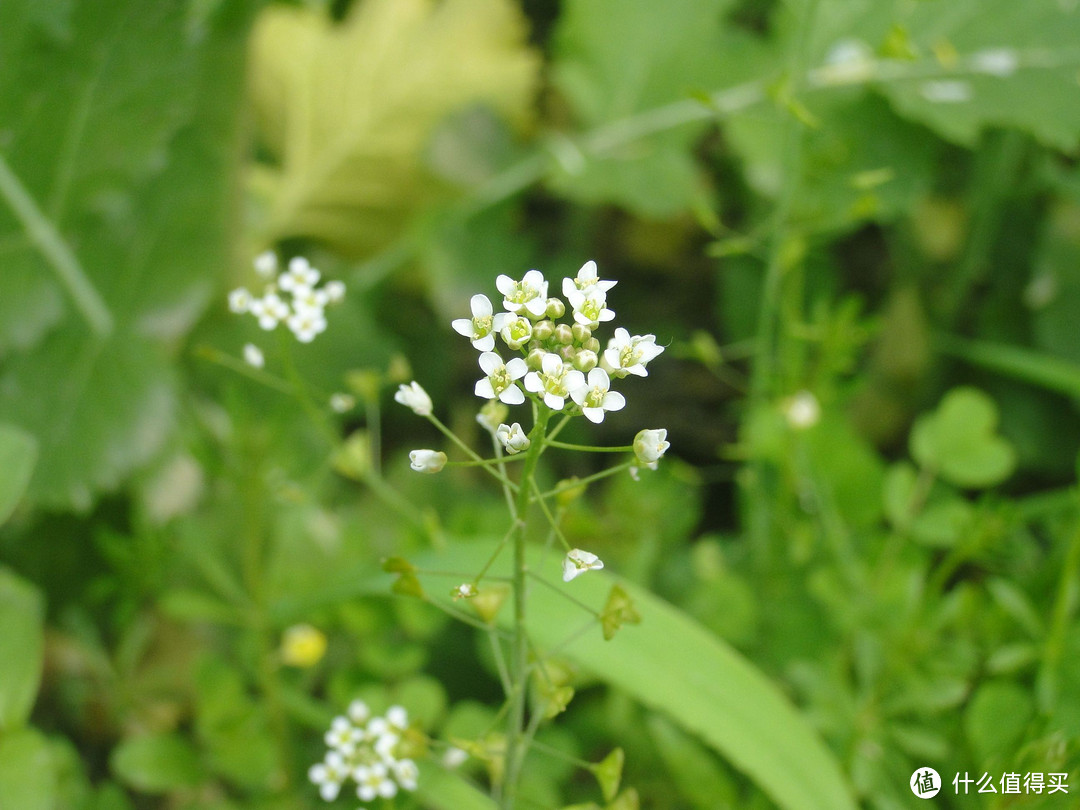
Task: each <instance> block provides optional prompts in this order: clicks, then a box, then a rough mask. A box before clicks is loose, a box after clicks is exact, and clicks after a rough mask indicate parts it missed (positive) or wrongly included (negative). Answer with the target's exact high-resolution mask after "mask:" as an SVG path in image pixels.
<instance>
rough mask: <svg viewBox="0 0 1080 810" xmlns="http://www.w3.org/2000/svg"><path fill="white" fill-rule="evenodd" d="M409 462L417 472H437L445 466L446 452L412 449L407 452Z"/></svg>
mask: <svg viewBox="0 0 1080 810" xmlns="http://www.w3.org/2000/svg"><path fill="white" fill-rule="evenodd" d="M409 463H410V466H411V467H412V468H413V469H414V470H416V471H417V472H422V473H437V472H439V470H441V469H442V468H443V467H445V466H446V453H443V452H442V451H441V450H413V451H411V452H410V453H409Z"/></svg>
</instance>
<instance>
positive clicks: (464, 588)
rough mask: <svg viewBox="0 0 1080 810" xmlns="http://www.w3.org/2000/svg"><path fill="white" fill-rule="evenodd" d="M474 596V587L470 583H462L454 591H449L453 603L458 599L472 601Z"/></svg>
mask: <svg viewBox="0 0 1080 810" xmlns="http://www.w3.org/2000/svg"><path fill="white" fill-rule="evenodd" d="M476 594H477V590H476V586H475V585H473V584H472V583H471V582H462V583H461V584H460V585H458V586H457V587H456V588H454V590H452V591H450V595H451V596H452V597H454V601H455V602H457V601H458V600H459V599H472V598H473V597H474V596H476Z"/></svg>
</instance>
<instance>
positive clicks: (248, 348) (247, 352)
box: [244, 343, 266, 368]
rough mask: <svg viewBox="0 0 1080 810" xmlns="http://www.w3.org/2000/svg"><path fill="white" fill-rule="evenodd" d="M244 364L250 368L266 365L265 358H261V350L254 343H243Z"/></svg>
mask: <svg viewBox="0 0 1080 810" xmlns="http://www.w3.org/2000/svg"><path fill="white" fill-rule="evenodd" d="M244 362H245V363H247V364H248V365H249V366H251V367H252V368H262V367H263V366H265V365H266V358H265V357H263V353H262V349H260V348H259V347H258V346H256V345H255V344H254V343H245V344H244Z"/></svg>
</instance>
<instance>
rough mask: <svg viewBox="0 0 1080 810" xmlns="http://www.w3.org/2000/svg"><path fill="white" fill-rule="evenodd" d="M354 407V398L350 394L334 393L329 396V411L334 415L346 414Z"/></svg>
mask: <svg viewBox="0 0 1080 810" xmlns="http://www.w3.org/2000/svg"><path fill="white" fill-rule="evenodd" d="M354 407H356V397H354V396H352V395H351V394H342V393H340V392H339V393H336V394H331V395H330V410H332V411H333V412H334V413H347V412H349V411H351V410H352V409H353V408H354Z"/></svg>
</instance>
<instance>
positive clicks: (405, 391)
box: [394, 380, 432, 416]
mask: <svg viewBox="0 0 1080 810" xmlns="http://www.w3.org/2000/svg"><path fill="white" fill-rule="evenodd" d="M394 401H395V402H400V403H401V404H402V405H404V406H405V407H406V408H411V409H412V412H413V413H415V414H416V415H417V416H431V409H432V403H431V397H429V396H428V393H427V391H425V390H424V389H423V388H421V387H420V383H418V382H416V381H415V380H414V381H413V382H411V383H409V384H408V385H400V386H398V390H397V393H396V394H394Z"/></svg>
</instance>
